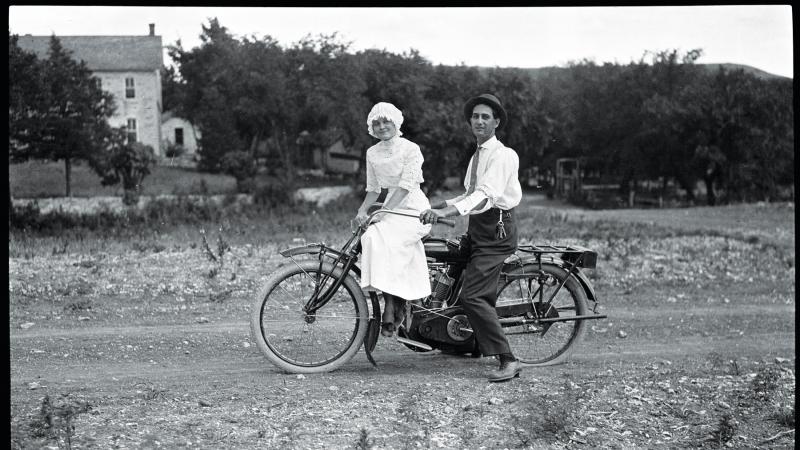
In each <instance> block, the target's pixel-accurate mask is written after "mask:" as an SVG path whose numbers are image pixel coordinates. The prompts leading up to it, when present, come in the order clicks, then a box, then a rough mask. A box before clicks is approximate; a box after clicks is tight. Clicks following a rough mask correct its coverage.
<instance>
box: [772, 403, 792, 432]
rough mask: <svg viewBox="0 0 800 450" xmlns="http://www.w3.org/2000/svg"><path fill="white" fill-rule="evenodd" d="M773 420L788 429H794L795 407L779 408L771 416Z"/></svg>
mask: <svg viewBox="0 0 800 450" xmlns="http://www.w3.org/2000/svg"><path fill="white" fill-rule="evenodd" d="M771 418H772V420H774V421H776V422H778V424H780V425H782V426H784V427H786V428H794V406H792V407H788V406H779V407H777V408H776V409H775V411H774V412H773V413H772V416H771Z"/></svg>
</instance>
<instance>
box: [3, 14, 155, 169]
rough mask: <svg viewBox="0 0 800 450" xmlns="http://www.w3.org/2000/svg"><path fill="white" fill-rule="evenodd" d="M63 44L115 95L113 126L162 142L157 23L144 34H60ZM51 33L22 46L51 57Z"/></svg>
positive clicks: (145, 140)
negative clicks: (115, 107) (122, 127)
mask: <svg viewBox="0 0 800 450" xmlns="http://www.w3.org/2000/svg"><path fill="white" fill-rule="evenodd" d="M56 37H57V38H58V39H59V40H60V41H61V45H62V46H63V47H64V48H65V49H66V50H69V51H71V52H72V56H73V57H74V58H75V59H76V60H83V61H85V62H86V65H87V67H88V68H89V69H90V70H91V71H92V73H93V74H94V75H95V76H96V77H98V78H99V79H100V83H101V87H102V89H103V90H104V91H106V92H110V93H111V94H113V95H114V99H115V101H116V105H117V110H116V112H115V113H114V116H112V117H111V118H110V119H109V123H110V125H111V126H113V127H120V126H125V127H127V131H128V138H129V139H132V140H135V141H137V142H141V143H142V144H145V145H149V146H151V147H153V150H154V151H155V153H156V155H158V156H163V153H164V152H163V149H162V148H161V142H162V136H161V113H162V102H161V67H162V66H163V49H162V45H161V36H157V35H156V34H155V24H150V33H149V34H148V35H145V36H56ZM50 38H51V37H50V36H32V35H24V36H20V37H19V44H18V45H19V46H20V48H22V49H23V50H25V51H28V52H32V53H34V54H36V56H37V57H38V58H40V59H45V58H47V57H48V50H49V48H50Z"/></svg>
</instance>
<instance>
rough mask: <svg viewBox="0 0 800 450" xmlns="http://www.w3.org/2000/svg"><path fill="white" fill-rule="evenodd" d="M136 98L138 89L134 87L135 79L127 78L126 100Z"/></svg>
mask: <svg viewBox="0 0 800 450" xmlns="http://www.w3.org/2000/svg"><path fill="white" fill-rule="evenodd" d="M134 97H136V88H134V86H133V77H129V78H125V98H134Z"/></svg>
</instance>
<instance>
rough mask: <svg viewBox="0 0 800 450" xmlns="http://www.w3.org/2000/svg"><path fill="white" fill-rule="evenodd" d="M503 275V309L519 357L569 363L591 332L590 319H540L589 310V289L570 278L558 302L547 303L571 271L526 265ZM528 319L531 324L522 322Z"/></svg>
mask: <svg viewBox="0 0 800 450" xmlns="http://www.w3.org/2000/svg"><path fill="white" fill-rule="evenodd" d="M509 275H512V276H513V277H514V279H512V280H504V279H503V277H501V278H500V285H499V286H498V289H499V294H498V297H497V305H496V306H497V312H498V317H499V318H500V321H501V323H503V322H505V323H504V324H503V330H504V331H505V332H506V338H507V339H508V343H509V344H510V345H511V351H512V352H513V353H514V356H516V357H517V358H519V360H520V361H522V362H523V363H525V364H529V365H534V366H548V365H553V364H560V363H563V362H564V361H565V360H566V359H567V358H568V357H569V355H570V353H571V352H572V350H573V349H574V347H575V344H577V343H578V341H580V339H581V338H582V337H583V334H584V333H585V325H586V323H585V322H586V321H585V320H567V321H559V322H546V321H545V322H540V321H538V320H536V318H537V317H538V318H548V319H555V318H559V319H563V318H569V317H571V316H576V315H583V314H586V293H585V292H584V290H583V288H582V287H581V285H580V282H579V281H578V280H577V279H575V277H569V278H568V279H567V280H566V283H564V285H563V286H562V287H561V289H559V290H558V292H557V293H556V295H555V297H553V299H552V301H550V302H549V303H548V302H547V301H548V299H550V297H552V296H553V293H554V292H556V288H558V286H559V285H560V284H561V282H562V281H563V280H564V279H565V278H567V271H566V270H564V269H562V268H560V267H557V266H555V265H550V264H543V265H542V266H541V269H540V268H539V266H538V265H526V266H523V267H519V268H516V269H514V270H512V271H511V272H509ZM522 319H524V320H525V323H521V320H522Z"/></svg>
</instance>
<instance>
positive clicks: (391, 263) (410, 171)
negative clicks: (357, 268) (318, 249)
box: [361, 136, 431, 300]
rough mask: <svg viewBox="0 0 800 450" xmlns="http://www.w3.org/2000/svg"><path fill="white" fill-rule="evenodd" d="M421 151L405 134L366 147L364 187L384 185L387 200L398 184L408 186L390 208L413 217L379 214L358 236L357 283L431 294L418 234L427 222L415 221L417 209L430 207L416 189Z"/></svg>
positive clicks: (407, 295)
mask: <svg viewBox="0 0 800 450" xmlns="http://www.w3.org/2000/svg"><path fill="white" fill-rule="evenodd" d="M422 181H423V179H422V152H421V151H420V149H419V146H418V145H417V144H415V143H413V142H411V141H409V140H408V139H405V138H402V137H399V136H395V137H393V138H392V139H390V140H388V141H381V142H379V143H377V144H375V145H373V146H372V147H370V148H369V149H368V150H367V188H366V190H367V191H368V192H380V191H381V188H388V190H389V192H388V193H387V194H386V200H384V204H386V203H387V202H388V201H389V199H390V198H391V196H392V195H394V194H395V192H396V191H397V188H398V187H400V188H403V189H405V190H407V191H408V195H406V197H405V199H403V201H402V202H401V203H400V204H399V205H397V207H395V208H394V209H395V210H398V211H405V212H409V213H412V214H415V215H416V216H417V217H406V216H398V215H394V214H383V216H382V217H381V221H380V222H377V223H373V224H372V225H370V226H369V228H367V231H366V232H365V233H364V234H363V236H361V287H362V288H364V289H367V290H378V291H382V292H386V293H388V294H392V295H396V296H398V297H401V298H404V299H406V300H416V299H419V298H424V297H427V296H428V295H430V293H431V285H430V278H429V277H428V266H427V262H426V258H425V247H424V246H423V244H422V241H421V239H422V237H423V236H425V235H426V234H428V233H429V232H430V231H431V225H430V224H423V223H422V222H420V221H419V218H418V216H419V213H420V212H422V211H423V210H425V209H428V208H430V207H431V206H430V202H428V198H427V197H425V194H424V193H423V192H422V191H421V190H420V188H419V185H420V183H422Z"/></svg>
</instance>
